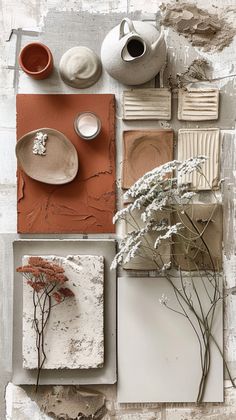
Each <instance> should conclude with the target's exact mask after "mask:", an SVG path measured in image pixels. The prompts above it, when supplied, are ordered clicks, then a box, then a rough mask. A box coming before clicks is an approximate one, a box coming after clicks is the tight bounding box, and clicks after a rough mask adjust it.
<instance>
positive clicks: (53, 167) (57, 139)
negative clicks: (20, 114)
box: [16, 128, 79, 185]
mask: <svg viewBox="0 0 236 420" xmlns="http://www.w3.org/2000/svg"><path fill="white" fill-rule="evenodd" d="M37 133H43V134H47V140H46V152H45V155H39V154H34V153H33V145H34V139H35V137H36V134H37ZM16 156H17V160H18V163H19V165H20V166H21V168H22V169H23V171H24V172H25V173H26V174H27V175H28V176H29V177H30V178H33V179H35V180H36V181H40V182H44V183H46V184H55V185H61V184H67V183H68V182H71V181H72V180H73V179H74V178H75V177H76V175H77V172H78V167H79V162H78V154H77V150H76V148H75V146H74V145H73V143H71V141H70V140H69V139H68V138H67V137H66V136H65V135H64V134H63V133H61V132H60V131H58V130H54V129H52V128H39V129H37V130H34V131H30V132H29V133H27V134H25V135H24V136H23V137H21V138H20V139H19V140H18V142H17V144H16Z"/></svg>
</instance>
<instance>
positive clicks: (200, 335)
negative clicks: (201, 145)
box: [111, 156, 236, 402]
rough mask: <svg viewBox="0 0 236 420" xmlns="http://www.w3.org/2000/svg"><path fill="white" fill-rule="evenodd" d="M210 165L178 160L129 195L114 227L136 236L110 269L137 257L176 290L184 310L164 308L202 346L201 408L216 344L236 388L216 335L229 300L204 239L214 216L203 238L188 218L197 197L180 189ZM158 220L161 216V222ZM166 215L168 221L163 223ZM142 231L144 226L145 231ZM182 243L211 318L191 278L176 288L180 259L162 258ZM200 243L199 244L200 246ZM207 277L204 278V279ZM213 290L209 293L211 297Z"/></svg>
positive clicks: (157, 170)
mask: <svg viewBox="0 0 236 420" xmlns="http://www.w3.org/2000/svg"><path fill="white" fill-rule="evenodd" d="M206 159H207V157H206V156H198V157H194V158H190V159H187V160H185V161H184V162H179V161H177V160H174V161H171V162H168V163H166V164H164V165H162V166H159V167H157V168H154V169H153V170H151V171H149V172H147V173H146V174H145V175H143V176H142V177H141V178H140V179H139V180H138V181H137V182H136V183H135V184H134V185H133V186H132V187H131V188H130V189H129V190H128V191H127V192H126V193H125V194H124V198H125V200H131V203H130V204H129V205H127V206H126V207H125V208H124V209H122V210H120V211H118V212H117V213H116V215H115V217H114V223H115V222H117V221H120V220H125V221H126V223H127V224H128V225H130V226H131V228H132V231H131V232H129V233H128V234H126V235H125V236H124V237H123V239H122V240H121V241H120V244H119V252H118V253H117V254H116V256H115V258H114V260H113V262H112V265H111V269H113V268H117V267H118V266H119V265H124V264H126V263H127V262H129V261H130V260H131V259H132V258H135V257H136V256H137V255H138V256H139V257H142V258H146V259H148V260H151V262H152V263H153V264H155V265H156V269H157V271H158V272H160V273H161V274H162V276H164V277H165V278H166V280H167V282H168V283H169V284H170V285H171V287H172V289H173V291H174V295H175V297H176V301H177V304H178V307H179V309H176V308H175V307H171V306H169V304H168V302H169V299H168V297H167V296H164V295H163V296H162V297H161V299H160V303H161V304H162V305H163V306H165V307H166V308H167V309H169V310H171V311H173V312H175V313H176V314H178V315H181V316H184V317H185V318H186V319H187V320H188V321H189V324H190V325H191V327H192V329H193V331H194V333H195V335H196V338H197V341H198V344H199V353H200V362H201V372H202V376H201V380H200V383H199V390H198V395H197V398H196V400H197V402H201V401H202V400H203V398H204V394H205V388H206V383H207V379H208V375H209V371H210V364H211V348H210V344H211V343H212V342H213V343H214V345H215V346H216V348H217V350H218V351H219V354H220V355H221V357H222V358H223V361H224V364H225V367H226V370H227V373H228V375H229V378H230V380H231V383H232V386H233V387H236V385H235V384H234V380H233V378H232V376H231V374H230V371H229V368H228V365H227V363H226V361H225V359H224V355H223V352H222V349H221V348H220V346H219V344H218V343H217V341H216V339H215V337H214V334H213V331H212V330H213V322H214V315H215V311H216V307H217V304H218V302H219V300H221V299H223V298H224V295H223V293H222V292H221V290H220V287H219V284H220V273H219V272H218V270H217V267H215V264H214V260H213V258H212V255H211V250H210V249H209V247H208V245H207V243H206V242H205V239H204V235H203V233H204V230H205V228H206V227H207V225H208V224H209V223H210V221H211V216H210V217H209V219H208V220H206V221H205V220H204V225H205V227H204V230H203V232H200V231H199V230H198V227H197V225H196V224H195V223H194V222H193V220H192V219H190V217H189V215H188V212H187V211H186V209H187V208H188V207H189V206H190V205H191V203H192V200H193V199H194V197H195V195H196V193H195V192H192V191H189V184H187V185H184V184H182V185H181V177H183V176H184V175H186V174H192V173H193V172H197V173H198V175H199V176H203V177H205V175H204V174H203V171H202V166H203V165H204V163H205V162H206ZM206 181H207V180H206ZM209 187H210V186H209ZM211 192H212V195H213V198H214V199H215V203H216V204H217V196H216V195H215V193H214V191H213V190H212V191H211ZM137 211H138V214H139V217H140V222H142V223H139V221H137V215H136V214H137ZM166 214H168V215H169V217H168V221H167V220H166ZM175 214H177V215H178V216H179V215H183V216H185V218H187V220H188V222H189V224H190V226H191V229H189V226H187V225H186V224H184V219H182V218H181V217H179V219H180V221H181V222H177V223H175V222H173V221H174V220H175V217H174V216H175ZM157 215H159V216H158V217H156V216H157ZM162 215H163V217H161V216H162ZM140 225H141V226H143V225H144V226H143V227H140ZM189 230H191V235H189V236H188V234H186V233H185V231H187V232H188V231H189ZM153 232H155V234H156V239H155V241H154V243H151V244H150V242H149V241H148V239H147V235H148V234H150V233H151V234H152V233H153ZM179 240H182V241H184V244H185V246H186V254H185V256H186V257H187V258H189V260H191V263H192V264H194V265H195V268H196V271H197V273H198V276H199V277H200V279H201V282H202V285H203V288H204V290H205V292H206V299H208V301H209V310H208V312H207V313H205V312H204V308H203V305H202V303H201V299H200V296H199V293H198V290H197V288H196V286H195V283H194V280H193V278H192V275H191V272H190V279H189V281H188V282H186V281H185V280H184V279H183V274H182V271H181V269H180V268H179V278H180V283H181V287H177V286H176V284H175V282H173V279H172V275H171V273H170V268H171V263H172V261H173V260H174V258H175V255H174V254H173V253H172V254H171V261H170V262H166V261H165V258H164V255H163V256H162V255H161V245H162V243H163V242H164V243H166V242H167V243H169V244H170V247H171V245H173V244H174V243H178V241H179ZM197 241H199V242H200V244H199V245H198V242H197ZM189 250H196V252H200V253H201V254H203V255H207V256H208V258H209V261H210V262H211V271H209V269H208V268H206V267H204V264H203V265H201V266H198V265H197V263H196V261H195V259H194V256H193V257H191V255H189ZM203 261H204V260H203ZM202 272H203V273H204V276H203V274H202ZM208 288H209V289H210V292H209V290H208ZM186 308H187V309H186ZM189 313H191V316H192V317H193V319H194V322H193V321H192V318H191V317H190V316H189ZM196 326H197V327H196Z"/></svg>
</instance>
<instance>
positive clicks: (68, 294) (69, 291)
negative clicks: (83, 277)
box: [58, 287, 75, 297]
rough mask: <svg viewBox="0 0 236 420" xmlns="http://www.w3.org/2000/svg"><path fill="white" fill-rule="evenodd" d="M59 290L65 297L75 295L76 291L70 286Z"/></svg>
mask: <svg viewBox="0 0 236 420" xmlns="http://www.w3.org/2000/svg"><path fill="white" fill-rule="evenodd" d="M58 292H59V293H61V294H62V295H63V296H65V297H73V296H75V294H74V292H72V290H70V289H68V287H61V288H60V289H58Z"/></svg>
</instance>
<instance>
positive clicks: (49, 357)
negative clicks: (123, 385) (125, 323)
mask: <svg viewBox="0 0 236 420" xmlns="http://www.w3.org/2000/svg"><path fill="white" fill-rule="evenodd" d="M42 257H43V258H44V259H46V260H47V261H49V262H52V263H54V264H58V265H59V266H61V267H63V268H64V270H65V275H66V276H67V278H68V281H67V282H66V284H65V285H64V286H63V287H68V288H69V289H70V290H71V291H72V292H73V293H74V297H71V298H67V299H66V300H65V301H64V302H62V303H60V304H59V305H56V306H55V307H54V308H52V312H51V315H50V317H49V321H48V324H47V327H46V330H45V334H44V343H45V352H46V360H45V363H44V365H43V369H89V368H100V367H102V366H103V362H104V319H103V318H104V317H103V315H104V311H103V306H104V299H103V292H104V290H103V289H104V288H103V285H104V273H103V272H104V264H103V256H97V255H68V256H65V257H58V256H42ZM28 261H29V256H24V257H23V259H22V264H23V265H27V264H28ZM22 277H23V276H22ZM22 281H23V342H22V347H23V350H22V353H23V367H24V368H25V369H36V368H37V363H38V362H37V357H38V355H37V349H36V346H35V341H36V333H35V329H34V326H33V320H34V306H33V289H32V288H31V287H30V286H29V285H27V282H26V280H23V279H22ZM52 302H53V303H54V304H55V301H54V299H53V298H52ZM53 303H52V304H53ZM37 313H38V314H40V311H38V312H37ZM39 316H40V315H39Z"/></svg>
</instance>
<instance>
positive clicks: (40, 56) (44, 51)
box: [19, 42, 53, 80]
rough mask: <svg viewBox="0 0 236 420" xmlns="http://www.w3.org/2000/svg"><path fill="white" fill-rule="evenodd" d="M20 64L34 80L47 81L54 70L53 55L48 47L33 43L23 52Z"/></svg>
mask: <svg viewBox="0 0 236 420" xmlns="http://www.w3.org/2000/svg"><path fill="white" fill-rule="evenodd" d="M19 64H20V66H21V68H22V70H24V72H25V73H26V74H28V75H29V76H30V77H32V78H33V79H36V80H40V79H46V78H47V77H48V76H49V75H50V74H51V72H52V70H53V57H52V53H51V51H50V50H49V48H48V47H47V46H46V45H44V44H41V43H39V42H32V43H30V44H28V45H26V46H25V47H24V48H23V49H22V50H21V52H20V55H19Z"/></svg>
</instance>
